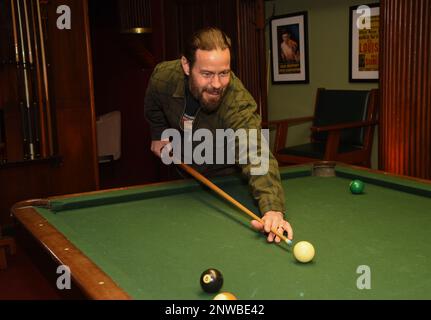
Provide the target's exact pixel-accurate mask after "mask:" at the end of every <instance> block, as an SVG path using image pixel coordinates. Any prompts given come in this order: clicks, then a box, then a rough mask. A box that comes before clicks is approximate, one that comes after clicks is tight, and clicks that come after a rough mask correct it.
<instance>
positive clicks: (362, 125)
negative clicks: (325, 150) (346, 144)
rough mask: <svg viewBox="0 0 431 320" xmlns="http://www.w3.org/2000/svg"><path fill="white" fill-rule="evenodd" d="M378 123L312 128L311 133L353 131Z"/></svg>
mask: <svg viewBox="0 0 431 320" xmlns="http://www.w3.org/2000/svg"><path fill="white" fill-rule="evenodd" d="M378 123H379V122H378V121H377V120H368V121H357V122H348V123H342V124H336V125H333V126H324V127H311V131H313V132H325V131H340V130H344V129H353V128H361V127H368V126H374V125H376V124H378Z"/></svg>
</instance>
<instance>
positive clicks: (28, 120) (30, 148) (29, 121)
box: [17, 1, 35, 160]
mask: <svg viewBox="0 0 431 320" xmlns="http://www.w3.org/2000/svg"><path fill="white" fill-rule="evenodd" d="M17 12H18V26H19V35H20V39H21V51H22V66H23V73H24V93H25V106H24V107H25V109H24V112H25V116H26V118H25V119H26V124H27V130H28V131H27V134H28V140H27V145H28V149H27V150H26V151H28V153H29V157H30V159H31V160H33V159H34V158H35V154H34V141H33V128H32V119H31V103H30V92H29V91H30V90H29V79H28V77H29V75H28V72H29V70H28V63H27V52H26V49H25V38H24V31H23V29H24V24H23V21H22V19H21V8H20V2H19V1H17Z"/></svg>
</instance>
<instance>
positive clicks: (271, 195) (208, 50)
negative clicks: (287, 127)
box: [145, 28, 293, 243]
mask: <svg viewBox="0 0 431 320" xmlns="http://www.w3.org/2000/svg"><path fill="white" fill-rule="evenodd" d="M230 61H231V41H230V39H229V38H228V37H227V36H226V34H224V33H223V32H222V31H221V30H219V29H217V28H205V29H202V30H199V31H197V32H196V33H195V34H194V35H193V36H192V38H191V39H190V41H189V43H188V44H187V46H186V51H185V53H184V55H183V56H182V57H181V59H179V60H174V61H167V62H162V63H160V64H159V65H157V66H156V68H155V70H154V72H153V74H152V76H151V79H150V83H149V85H148V88H147V92H146V96H145V117H146V119H147V121H148V122H149V124H150V127H151V135H152V143H151V150H152V151H153V152H154V153H155V154H156V155H157V156H158V157H161V150H162V149H163V147H164V146H165V145H166V144H168V143H169V141H166V140H165V141H163V140H162V139H161V137H162V133H163V132H164V130H166V129H169V128H174V129H178V130H181V131H185V130H187V129H190V128H192V130H193V131H195V130H197V129H201V128H205V129H209V130H211V131H212V132H215V130H216V129H227V128H231V129H233V130H238V129H246V130H249V129H257V130H258V131H259V134H258V135H257V137H258V140H260V138H259V137H260V130H261V120H260V116H259V115H258V114H257V112H256V110H257V105H256V102H255V101H254V99H253V97H252V96H251V94H250V93H249V92H248V91H247V90H246V89H245V88H244V86H243V84H242V83H241V81H240V80H239V79H238V78H237V77H236V76H235V74H234V73H233V72H232V71H231V69H230ZM260 146H261V144H260V141H258V143H257V148H258V150H257V152H258V153H260V150H259V148H260ZM216 151H217V150H216ZM236 160H237V159H236ZM193 167H195V168H196V170H198V171H200V172H201V173H203V174H204V175H206V176H214V175H222V174H228V173H232V172H233V171H234V169H235V168H240V169H241V171H242V173H243V175H244V176H245V177H247V178H248V183H249V186H250V188H251V191H252V194H253V197H254V199H255V200H256V201H257V202H258V205H259V209H260V212H261V213H262V221H263V224H262V223H260V222H259V221H257V220H253V221H252V222H251V224H252V226H253V228H255V229H256V230H259V231H264V232H266V233H268V237H267V239H268V241H269V242H273V241H275V242H277V243H278V242H280V238H279V237H277V236H276V235H275V234H274V233H272V232H271V231H270V230H271V228H274V229H275V230H277V231H278V232H280V233H281V234H283V233H284V232H287V234H288V235H287V237H288V239H289V240H292V239H293V231H292V227H291V226H290V224H289V223H288V222H287V220H286V219H285V214H284V212H285V201H284V191H283V187H282V185H281V181H280V173H279V170H278V164H277V161H276V160H275V158H274V157H273V155H272V154H271V153H270V152H269V166H268V170H267V172H266V173H265V174H260V175H253V174H252V164H251V163H249V162H248V163H246V164H243V163H240V161H236V163H235V164H234V165H230V164H227V163H225V164H219V163H217V164H200V165H197V164H195V163H193Z"/></svg>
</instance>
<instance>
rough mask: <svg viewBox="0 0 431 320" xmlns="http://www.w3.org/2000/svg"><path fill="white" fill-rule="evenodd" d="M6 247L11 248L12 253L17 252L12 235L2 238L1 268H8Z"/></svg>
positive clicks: (0, 245) (0, 246)
mask: <svg viewBox="0 0 431 320" xmlns="http://www.w3.org/2000/svg"><path fill="white" fill-rule="evenodd" d="M6 249H9V253H10V254H11V255H13V254H15V253H16V244H15V240H14V239H13V238H10V237H5V238H1V239H0V269H6V267H7V260H6Z"/></svg>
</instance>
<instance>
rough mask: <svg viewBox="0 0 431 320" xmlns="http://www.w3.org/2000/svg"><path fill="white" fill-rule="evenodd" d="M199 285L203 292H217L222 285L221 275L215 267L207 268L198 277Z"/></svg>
mask: <svg viewBox="0 0 431 320" xmlns="http://www.w3.org/2000/svg"><path fill="white" fill-rule="evenodd" d="M200 283H201V287H202V289H203V290H204V291H205V292H208V293H215V292H218V291H219V290H220V289H221V287H222V286H223V275H222V274H221V272H220V271H218V270H217V269H213V268H211V269H208V270H205V271H204V272H202V274H201V279H200Z"/></svg>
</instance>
